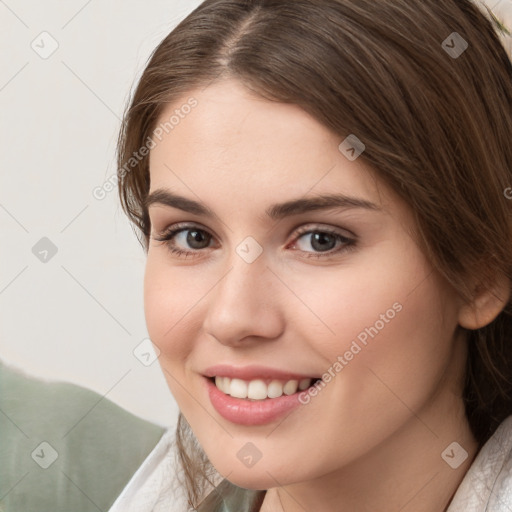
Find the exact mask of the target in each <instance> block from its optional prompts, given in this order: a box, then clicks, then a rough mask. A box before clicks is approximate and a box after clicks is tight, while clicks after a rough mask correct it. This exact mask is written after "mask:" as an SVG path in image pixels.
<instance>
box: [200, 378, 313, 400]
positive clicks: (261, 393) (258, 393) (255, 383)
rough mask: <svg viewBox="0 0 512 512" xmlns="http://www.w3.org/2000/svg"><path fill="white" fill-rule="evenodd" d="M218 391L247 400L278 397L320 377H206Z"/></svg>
mask: <svg viewBox="0 0 512 512" xmlns="http://www.w3.org/2000/svg"><path fill="white" fill-rule="evenodd" d="M206 378H207V379H208V380H209V381H210V382H212V383H213V384H214V385H215V386H216V387H217V389H218V390H219V391H221V392H222V393H224V394H225V395H229V396H232V397H233V398H242V399H246V400H249V401H261V400H266V399H273V398H279V397H281V396H283V395H293V394H295V393H297V392H299V391H304V390H306V389H308V388H310V387H312V386H314V385H315V384H316V383H317V382H318V381H319V380H321V379H320V378H313V377H312V378H305V379H300V380H298V379H291V380H286V381H285V380H279V379H252V380H250V381H247V380H243V379H231V378H230V377H220V376H216V377H206Z"/></svg>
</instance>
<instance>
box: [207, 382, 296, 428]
mask: <svg viewBox="0 0 512 512" xmlns="http://www.w3.org/2000/svg"><path fill="white" fill-rule="evenodd" d="M205 380H206V386H207V388H208V395H209V396H210V401H211V402H212V405H213V407H214V408H215V410H216V411H217V412H218V413H219V414H220V415H221V416H222V417H223V418H225V419H226V420H228V421H231V422H232V423H236V424H238V425H265V424H267V423H270V422H272V421H274V420H276V419H278V418H280V417H281V416H283V415H285V414H286V413H287V412H290V411H292V410H293V409H295V408H296V407H298V406H299V405H302V403H301V402H300V401H299V394H300V393H301V392H302V391H298V392H297V393H294V394H293V395H282V396H280V397H279V398H266V399H265V400H256V401H250V400H245V399H243V398H234V397H232V396H230V395H226V394H225V393H223V392H222V391H221V390H220V389H218V388H217V386H216V385H215V384H214V383H213V382H212V381H211V380H210V379H208V378H206V377H205Z"/></svg>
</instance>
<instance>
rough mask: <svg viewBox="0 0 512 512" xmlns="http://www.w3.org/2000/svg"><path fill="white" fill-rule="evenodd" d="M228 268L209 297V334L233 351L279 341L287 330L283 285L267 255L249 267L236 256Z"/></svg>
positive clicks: (207, 319) (206, 327)
mask: <svg viewBox="0 0 512 512" xmlns="http://www.w3.org/2000/svg"><path fill="white" fill-rule="evenodd" d="M226 268H227V270H226V272H223V276H224V277H222V278H221V280H220V281H219V282H218V283H217V285H216V286H215V287H214V289H213V290H212V291H211V292H210V293H209V294H208V297H209V301H210V302H209V304H208V307H207V313H206V316H205V319H204V323H203V327H204V330H205V332H206V333H207V334H209V335H211V336H213V337H214V338H216V339H217V341H219V342H220V343H222V344H223V345H228V346H233V347H235V346H242V345H243V346H247V345H248V344H255V343H261V341H262V338H264V339H266V340H272V339H276V338H278V337H279V336H280V335H281V333H282V331H283V326H284V319H283V311H282V304H280V303H279V296H280V294H279V285H280V283H279V280H278V279H277V278H276V276H275V275H274V274H273V273H272V272H271V271H270V270H269V269H268V268H267V265H266V260H265V259H264V257H263V255H261V256H260V257H259V258H258V259H256V261H253V262H252V263H247V262H246V261H244V260H243V259H242V258H240V257H239V256H238V254H236V253H235V254H233V256H232V257H231V258H230V259H229V262H228V263H227V265H226Z"/></svg>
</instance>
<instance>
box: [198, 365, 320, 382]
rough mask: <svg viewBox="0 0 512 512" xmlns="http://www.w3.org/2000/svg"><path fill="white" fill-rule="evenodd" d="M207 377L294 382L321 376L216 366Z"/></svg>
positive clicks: (256, 367)
mask: <svg viewBox="0 0 512 512" xmlns="http://www.w3.org/2000/svg"><path fill="white" fill-rule="evenodd" d="M203 375H204V376H205V377H217V376H219V377H229V378H231V379H242V380H247V381H249V380H253V379H277V380H283V381H287V380H292V379H297V380H301V379H316V378H320V375H304V374H300V373H291V372H288V371H283V370H278V369H275V368H269V367H267V366H258V365H250V366H242V367H236V366H231V365H228V364H216V365H215V366H210V367H209V368H206V370H204V372H203Z"/></svg>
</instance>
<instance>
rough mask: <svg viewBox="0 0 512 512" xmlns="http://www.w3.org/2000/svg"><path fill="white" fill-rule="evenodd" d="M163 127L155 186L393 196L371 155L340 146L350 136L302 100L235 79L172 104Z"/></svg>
mask: <svg viewBox="0 0 512 512" xmlns="http://www.w3.org/2000/svg"><path fill="white" fill-rule="evenodd" d="M191 99H193V101H191ZM187 105H194V106H193V107H191V108H190V107H187ZM166 123H167V124H166ZM158 127H161V130H160V131H161V134H160V139H161V140H158V139H154V141H155V143H156V146H155V147H154V148H153V149H152V150H151V152H150V178H151V187H150V192H151V191H154V190H156V189H159V188H168V189H173V190H177V191H180V192H182V193H188V194H189V195H190V193H193V194H196V195H198V196H201V197H205V199H206V198H212V200H215V198H217V200H218V199H219V198H221V197H222V199H223V201H224V202H225V201H235V200H236V199H238V202H243V199H245V201H255V200H256V199H257V198H259V199H265V202H267V203H270V202H275V201H274V200H276V201H277V200H282V199H283V195H284V194H286V195H287V196H290V197H292V196H294V197H295V196H304V195H306V194H307V193H308V192H309V191H311V193H313V194H319V193H325V192H329V193H345V194H350V195H359V196H361V197H364V198H366V199H368V200H371V201H372V202H374V203H376V204H382V202H383V200H384V199H385V197H384V196H383V192H385V191H384V189H383V187H382V185H381V184H379V183H378V179H377V178H376V175H375V173H373V172H372V170H371V169H370V168H369V167H368V166H367V165H365V163H363V160H362V159H360V158H358V159H356V160H353V161H350V160H349V159H347V158H346V157H345V156H344V155H343V154H342V152H341V151H340V150H339V148H338V146H339V145H340V143H341V142H342V140H343V138H342V137H340V136H338V135H336V134H334V133H333V132H331V131H330V130H328V129H327V128H326V127H325V126H323V125H322V124H321V123H319V122H318V121H317V120H315V119H314V118H313V117H312V116H310V115H309V114H308V113H306V112H305V111H304V110H302V109H301V108H300V107H298V106H297V105H291V104H284V103H278V102H272V101H268V100H265V99H262V98H260V97H257V96H255V95H254V94H252V93H251V92H250V91H248V90H247V89H246V88H245V87H244V86H243V85H242V84H240V83H238V82H236V81H233V80H226V81H223V82H218V83H215V84H212V85H210V86H209V87H207V88H206V89H203V90H201V89H198V90H195V91H191V92H190V93H189V94H186V95H184V96H183V97H182V98H180V99H179V100H178V101H175V102H173V103H172V104H169V105H167V107H166V108H165V110H164V111H163V113H162V115H161V116H160V118H159V120H158V123H157V128H158Z"/></svg>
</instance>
